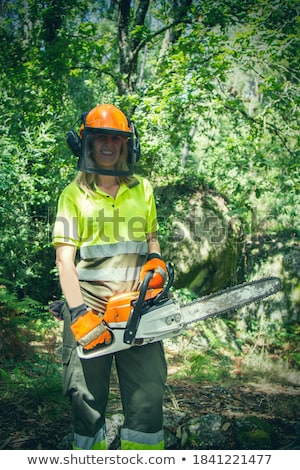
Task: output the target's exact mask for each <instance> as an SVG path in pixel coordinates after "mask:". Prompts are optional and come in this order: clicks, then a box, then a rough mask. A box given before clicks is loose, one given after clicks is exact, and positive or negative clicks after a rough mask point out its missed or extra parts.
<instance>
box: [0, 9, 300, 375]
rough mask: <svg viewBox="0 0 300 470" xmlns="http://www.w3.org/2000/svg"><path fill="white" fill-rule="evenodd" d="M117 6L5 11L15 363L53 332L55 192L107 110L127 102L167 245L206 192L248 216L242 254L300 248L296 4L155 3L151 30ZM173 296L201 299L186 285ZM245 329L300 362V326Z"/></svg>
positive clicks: (7, 260) (3, 187)
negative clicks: (97, 111)
mask: <svg viewBox="0 0 300 470" xmlns="http://www.w3.org/2000/svg"><path fill="white" fill-rule="evenodd" d="M118 3H119V2H90V1H84V2H82V1H80V0H72V1H71V0H63V1H61V2H55V1H53V0H49V1H48V2H44V3H43V4H41V2H39V1H37V0H30V1H28V2H23V1H21V0H14V1H12V0H11V1H6V2H4V3H3V5H2V17H1V19H0V44H1V45H2V48H1V57H0V78H1V90H0V97H1V99H0V112H1V117H2V119H1V124H0V130H1V141H0V166H1V171H0V226H1V239H0V257H1V264H0V277H1V278H3V281H2V283H3V284H4V285H5V286H7V288H5V289H0V291H1V295H2V297H1V310H0V313H1V317H0V321H1V328H2V327H3V328H4V330H3V331H5V334H4V335H3V337H1V340H3V341H4V343H3V344H5V349H4V350H5V354H6V355H7V354H9V351H11V350H12V349H13V351H14V352H13V353H12V357H13V358H14V360H15V359H16V357H17V353H16V351H19V354H20V356H22V357H23V356H24V357H25V356H26V354H27V353H29V350H30V351H31V347H29V346H30V344H31V343H32V338H33V336H34V335H35V334H38V335H39V334H42V333H44V332H45V328H47V326H46V325H48V323H47V322H48V319H47V321H46V314H45V311H46V310H45V309H44V307H43V306H44V305H46V304H48V302H49V300H51V299H52V298H54V297H59V296H60V294H61V293H60V288H59V284H58V280H57V278H56V274H55V270H54V269H53V267H54V250H53V247H52V245H51V231H52V226H53V222H54V218H55V211H56V204H57V199H58V196H59V194H60V192H61V190H62V189H63V187H64V186H65V185H66V184H67V183H68V182H69V181H70V180H71V179H72V178H73V176H74V175H75V172H76V159H75V158H74V157H73V156H71V154H70V151H69V150H68V148H67V147H66V144H65V136H66V132H67V131H68V130H69V129H70V128H71V127H72V126H74V127H75V129H76V130H77V131H78V122H77V123H76V121H77V120H78V118H79V117H80V115H81V113H82V112H84V111H87V110H89V109H90V108H91V107H93V106H94V105H95V104H97V103H98V102H101V101H102V102H114V103H115V104H116V105H120V106H122V107H124V110H125V111H129V114H131V115H132V117H133V119H134V120H135V122H136V125H137V127H138V130H139V132H140V137H141V144H142V159H141V161H140V163H139V164H138V165H137V167H136V169H137V171H138V172H139V173H141V174H143V175H145V176H148V177H149V178H151V179H152V180H153V182H154V184H155V186H156V188H157V191H156V195H157V203H158V207H159V219H160V220H159V222H160V227H161V229H160V237H161V243H162V248H163V249H164V248H165V246H166V244H167V243H168V240H171V238H172V221H173V218H174V215H175V214H176V216H177V215H178V217H180V216H181V217H183V218H185V217H186V212H187V210H188V207H187V206H188V200H189V197H190V195H192V194H193V193H194V192H195V191H196V190H197V189H198V187H199V186H200V185H201V186H202V187H204V188H206V187H209V188H210V189H214V190H215V191H216V192H217V193H219V194H221V195H222V196H223V197H225V198H226V200H227V201H228V204H229V207H230V209H231V214H232V215H236V216H238V217H239V218H240V219H241V220H242V223H243V227H244V238H243V239H242V240H241V243H244V242H245V241H249V240H250V241H251V240H252V241H253V238H254V237H259V236H261V237H264V236H272V237H275V238H276V236H278V234H280V233H281V232H285V233H288V234H289V235H290V234H292V236H293V237H295V239H297V237H298V233H299V229H300V227H299V209H300V208H299V188H300V180H299V139H300V137H299V131H298V129H299V104H300V102H299V96H300V94H299V73H298V64H299V50H300V48H299V40H300V37H299V16H298V1H297V0H285V1H284V2H277V1H276V2H274V1H271V0H267V1H265V0H247V1H243V2H240V1H238V0H225V1H215V2H211V1H208V0H205V1H201V2H196V1H188V0H186V1H185V0H182V1H180V2H172V1H169V0H168V1H164V2H149V3H150V4H149V8H148V10H147V12H146V16H145V20H144V21H142V18H141V17H140V16H139V14H138V13H139V12H140V10H139V7H140V6H142V4H141V2H133V3H132V4H131V5H130V12H129V13H130V14H129V17H128V23H127V24H126V23H124V21H125V18H121V19H120V15H119V13H120V12H119V10H118V8H119V7H118ZM121 20H122V21H123V23H122V21H121ZM121 23H122V24H121ZM122 25H123V26H122ZM121 27H123V29H121ZM121 33H122V34H121ZM126 33H127V36H126ZM121 37H122V39H123V41H119V39H120V38H121ZM174 195H176V197H175V196H174ZM170 214H171V215H170ZM178 296H179V297H181V298H182V299H183V300H184V301H185V300H189V299H190V298H192V297H193V296H192V294H191V293H190V292H187V291H186V290H185V289H184V288H183V290H182V291H181V292H178ZM247 328H248V329H247V335H246V336H245V337H242V338H240V343H239V344H238V346H239V347H240V346H241V345H242V343H243V342H244V343H245V344H246V345H247V347H249V349H251V348H250V344H252V347H254V346H255V348H257V350H259V349H260V346H259V344H258V343H257V342H256V343H255V340H254V338H257V335H258V334H259V337H260V339H261V340H262V343H263V345H264V348H266V350H268V351H272V350H273V351H275V352H276V354H281V355H282V356H283V357H284V358H286V359H287V360H288V361H290V363H291V364H293V365H298V364H299V353H298V352H297V348H296V346H295V345H297V341H296V337H297V332H298V330H297V327H295V329H293V328H294V327H292V326H291V327H289V326H284V327H282V326H281V325H277V324H276V322H273V321H272V322H269V324H267V322H266V323H264V324H263V326H262V324H261V323H260V320H259V319H257V318H255V319H253V320H250V319H247ZM1 331H2V329H1ZM208 334H209V333H208V332H207V335H208ZM1 335H2V333H1ZM23 338H24V342H23V341H22V339H23ZM207 339H208V340H209V342H210V343H214V342H215V341H216V338H215V339H214V338H213V337H210V338H207ZM247 341H248V343H247ZM15 344H17V346H16V347H15V346H13V348H11V345H15ZM215 348H216V349H215V350H214V352H213V353H209V354H206V355H204V356H203V355H200V356H199V358H198V359H197V355H195V357H194V359H193V360H192V364H193V371H194V372H195V374H196V375H197V374H201V373H202V374H204V375H205V374H209V370H208V365H209V364H211V368H212V371H214V372H213V373H212V375H213V376H214V375H215V376H216V377H217V375H218V373H217V372H216V370H215V369H216V367H217V362H218V361H220V360H221V362H222V360H225V359H222V355H221V357H219V352H217V351H218V350H219V349H220V351H222V348H223V345H221V344H219V345H218V344H215ZM255 348H254V349H255ZM15 350H16V351H15ZM226 361H227V358H226ZM228 368H229V362H228V363H227V362H226V364H224V370H225V371H227V370H228ZM201 370H202V372H201ZM18 374H20V375H21V372H20V370H19V371H18V372H16V375H18ZM24 381H25V378H24Z"/></svg>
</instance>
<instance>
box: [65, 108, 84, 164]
mask: <svg viewBox="0 0 300 470" xmlns="http://www.w3.org/2000/svg"><path fill="white" fill-rule="evenodd" d="M87 114H88V113H82V115H81V116H80V118H79V119H77V121H76V122H75V124H74V126H75V125H76V124H77V123H78V122H79V121H81V127H80V136H79V135H78V134H77V132H76V131H75V130H74V129H71V130H70V131H69V132H67V138H66V142H67V145H68V147H69V149H70V150H71V152H72V153H73V155H75V157H77V158H80V157H81V147H82V146H81V132H82V129H81V128H82V126H84V125H85V118H86V116H87Z"/></svg>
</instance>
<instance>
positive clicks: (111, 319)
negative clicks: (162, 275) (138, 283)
mask: <svg viewBox="0 0 300 470" xmlns="http://www.w3.org/2000/svg"><path fill="white" fill-rule="evenodd" d="M161 291H162V289H161V288H160V289H149V290H147V292H146V295H145V301H147V300H151V299H154V298H155V297H156V296H157V295H158V294H160V293H161ZM139 295H140V292H139V291H133V292H125V293H123V294H116V295H113V296H112V297H110V299H109V300H108V302H107V305H106V310H105V313H104V316H103V320H104V321H105V323H106V324H107V325H108V326H109V327H110V328H114V327H115V328H118V327H119V328H120V327H122V326H123V325H122V324H124V326H126V324H127V321H128V319H129V316H130V314H131V311H132V308H133V302H134V301H136V300H137V299H138V297H139Z"/></svg>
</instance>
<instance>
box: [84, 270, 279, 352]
mask: <svg viewBox="0 0 300 470" xmlns="http://www.w3.org/2000/svg"><path fill="white" fill-rule="evenodd" d="M169 276H170V280H169V282H168V285H167V288H164V289H163V290H162V292H161V293H159V294H158V295H157V297H156V298H154V299H153V298H152V299H151V300H146V301H145V300H144V299H145V296H146V295H147V292H149V290H148V291H147V288H148V284H149V281H150V279H151V274H150V276H149V277H148V278H145V280H144V282H143V284H142V286H141V289H140V296H139V297H138V298H136V297H135V299H134V301H132V302H131V304H130V306H129V307H130V315H129V318H128V320H127V322H125V323H126V324H121V323H119V324H117V323H111V324H109V323H107V328H108V330H109V331H110V332H111V335H112V338H113V340H112V343H111V344H109V345H101V346H100V347H98V348H97V347H96V348H94V349H92V350H88V351H87V350H84V349H83V348H82V346H78V347H77V352H78V355H79V357H80V358H81V359H90V358H94V357H98V356H103V355H106V354H114V353H117V352H118V351H122V350H125V349H128V348H131V347H133V346H142V345H145V344H149V343H154V342H156V341H161V340H164V339H166V338H172V337H175V336H178V335H180V334H182V333H183V332H184V331H185V330H186V329H188V328H190V327H191V325H192V324H193V323H197V322H199V321H201V320H204V319H206V318H211V317H216V316H219V315H223V314H225V313H228V312H230V311H233V310H237V309H239V308H242V307H245V306H247V305H249V304H251V303H253V302H257V301H260V300H262V299H264V298H266V297H269V296H270V295H273V294H275V293H276V292H277V291H279V290H280V289H281V281H280V279H279V278H277V277H266V278H262V279H257V280H253V281H250V282H245V283H243V284H239V285H236V286H234V287H229V288H227V289H225V290H221V291H218V292H215V293H212V294H209V295H207V296H204V297H200V298H199V299H197V300H194V301H193V302H190V303H188V304H185V305H180V304H179V303H178V302H177V301H176V300H174V299H173V298H170V296H169V295H168V290H169V287H170V286H171V284H172V282H173V279H174V271H171V273H169Z"/></svg>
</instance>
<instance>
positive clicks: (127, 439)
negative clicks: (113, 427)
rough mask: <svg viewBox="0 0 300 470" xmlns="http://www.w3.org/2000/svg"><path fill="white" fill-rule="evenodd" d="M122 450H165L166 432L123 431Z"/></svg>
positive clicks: (124, 429)
mask: <svg viewBox="0 0 300 470" xmlns="http://www.w3.org/2000/svg"><path fill="white" fill-rule="evenodd" d="M121 449H123V450H129V449H132V450H139V449H140V450H143V449H144V450H163V449H164V431H163V430H160V431H158V432H154V433H147V432H140V431H134V430H132V429H128V428H123V429H121Z"/></svg>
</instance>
